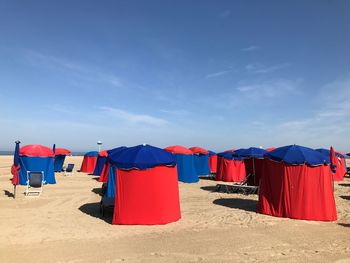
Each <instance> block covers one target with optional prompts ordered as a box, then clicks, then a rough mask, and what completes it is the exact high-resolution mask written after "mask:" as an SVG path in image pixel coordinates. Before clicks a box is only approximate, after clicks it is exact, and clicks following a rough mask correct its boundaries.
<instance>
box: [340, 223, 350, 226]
mask: <svg viewBox="0 0 350 263" xmlns="http://www.w3.org/2000/svg"><path fill="white" fill-rule="evenodd" d="M338 225H340V226H343V227H350V224H346V223H338Z"/></svg>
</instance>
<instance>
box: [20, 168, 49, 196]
mask: <svg viewBox="0 0 350 263" xmlns="http://www.w3.org/2000/svg"><path fill="white" fill-rule="evenodd" d="M44 183H45V182H44V172H43V171H41V172H33V171H27V189H26V192H25V195H26V196H28V195H29V194H32V193H35V194H38V196H39V195H40V194H41V193H42V191H43V185H44Z"/></svg>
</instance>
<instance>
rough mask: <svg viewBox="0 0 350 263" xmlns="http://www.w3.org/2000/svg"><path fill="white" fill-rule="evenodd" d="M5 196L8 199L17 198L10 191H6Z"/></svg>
mask: <svg viewBox="0 0 350 263" xmlns="http://www.w3.org/2000/svg"><path fill="white" fill-rule="evenodd" d="M4 194H5V195H6V196H8V197H11V198H14V197H15V196H14V194H13V193H11V192H10V191H8V190H4Z"/></svg>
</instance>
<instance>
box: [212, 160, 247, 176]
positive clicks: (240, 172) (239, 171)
mask: <svg viewBox="0 0 350 263" xmlns="http://www.w3.org/2000/svg"><path fill="white" fill-rule="evenodd" d="M245 177H246V172H245V165H244V161H240V160H227V159H225V158H223V157H220V156H219V157H218V166H217V172H216V178H215V180H216V181H223V182H242V181H243V180H244V179H245Z"/></svg>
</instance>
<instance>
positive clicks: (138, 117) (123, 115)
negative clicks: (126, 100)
mask: <svg viewBox="0 0 350 263" xmlns="http://www.w3.org/2000/svg"><path fill="white" fill-rule="evenodd" d="M100 109H101V110H102V112H103V113H105V114H108V115H110V116H113V117H116V118H119V119H122V120H124V121H126V122H128V123H131V124H147V125H152V126H162V125H165V124H167V123H168V121H167V120H164V119H161V118H157V117H153V116H151V115H146V114H135V113H131V112H128V111H125V110H122V109H118V108H112V107H101V108H100Z"/></svg>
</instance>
